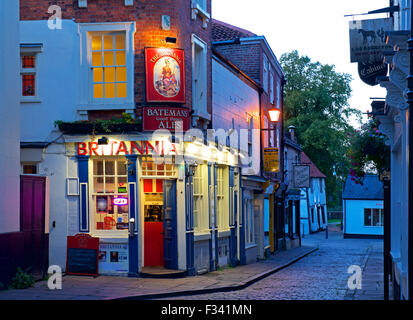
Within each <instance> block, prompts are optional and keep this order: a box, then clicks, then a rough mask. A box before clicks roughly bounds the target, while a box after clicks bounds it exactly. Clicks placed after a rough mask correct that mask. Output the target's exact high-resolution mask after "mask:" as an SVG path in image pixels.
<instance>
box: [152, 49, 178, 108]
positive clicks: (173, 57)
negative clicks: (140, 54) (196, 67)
mask: <svg viewBox="0 0 413 320" xmlns="http://www.w3.org/2000/svg"><path fill="white" fill-rule="evenodd" d="M145 66H146V101H147V102H176V103H185V54H184V50H181V49H168V48H145Z"/></svg>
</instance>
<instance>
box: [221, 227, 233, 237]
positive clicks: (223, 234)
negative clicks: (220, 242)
mask: <svg viewBox="0 0 413 320" xmlns="http://www.w3.org/2000/svg"><path fill="white" fill-rule="evenodd" d="M230 236H231V230H229V229H228V230H227V229H226V230H218V238H227V237H230Z"/></svg>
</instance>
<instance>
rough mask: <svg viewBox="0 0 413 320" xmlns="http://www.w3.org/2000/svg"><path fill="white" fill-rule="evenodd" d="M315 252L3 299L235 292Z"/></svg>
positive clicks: (80, 282) (43, 286) (84, 280)
mask: <svg viewBox="0 0 413 320" xmlns="http://www.w3.org/2000/svg"><path fill="white" fill-rule="evenodd" d="M315 250H316V248H314V247H308V246H303V247H301V248H295V249H292V250H288V251H283V252H279V253H277V254H276V255H274V256H271V258H269V259H267V260H263V261H259V262H257V263H253V264H248V265H245V266H238V267H236V268H226V269H223V270H221V271H215V272H210V273H206V274H204V275H199V276H196V277H186V278H179V279H149V278H127V277H110V276H99V277H96V278H94V277H82V276H64V277H63V279H62V290H49V289H48V287H47V282H46V281H40V282H37V283H36V284H35V286H34V287H33V288H28V289H24V290H7V291H0V300H26V299H29V300H89V299H121V298H135V299H147V298H154V297H158V298H159V297H165V296H170V295H173V294H176V295H186V294H190V293H191V294H192V293H194V291H198V292H200V290H203V292H213V291H216V290H233V289H237V288H240V287H242V286H247V285H248V284H249V283H251V282H254V281H257V280H258V279H260V278H262V277H265V276H266V275H268V274H269V273H272V272H275V271H276V270H278V269H280V268H284V267H286V266H287V265H289V264H291V263H294V262H295V261H296V260H297V259H301V258H303V257H304V256H306V255H308V254H310V253H311V252H313V251H315Z"/></svg>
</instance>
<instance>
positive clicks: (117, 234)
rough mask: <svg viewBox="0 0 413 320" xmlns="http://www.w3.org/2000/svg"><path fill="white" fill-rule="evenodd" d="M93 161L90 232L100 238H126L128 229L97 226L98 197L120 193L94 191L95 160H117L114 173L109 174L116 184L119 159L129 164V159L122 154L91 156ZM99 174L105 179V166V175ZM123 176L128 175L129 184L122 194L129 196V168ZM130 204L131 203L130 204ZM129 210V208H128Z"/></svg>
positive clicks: (90, 176) (90, 188)
mask: <svg viewBox="0 0 413 320" xmlns="http://www.w3.org/2000/svg"><path fill="white" fill-rule="evenodd" d="M90 160H91V161H89V200H88V202H89V212H90V215H89V223H90V233H91V234H92V235H93V236H98V237H100V238H125V237H127V236H128V230H127V229H125V230H99V229H97V228H96V221H95V215H96V214H97V213H96V197H97V196H99V195H101V196H110V195H117V194H120V193H119V192H115V193H107V192H103V193H96V192H94V178H95V174H94V171H93V169H94V162H95V160H98V161H99V160H101V161H115V165H114V170H115V171H114V175H108V176H113V177H114V178H115V184H116V179H117V178H118V177H119V175H117V170H118V166H117V163H118V161H124V162H126V166H127V159H125V158H124V157H121V156H105V157H91V158H90ZM97 176H103V179H104V180H105V178H106V176H107V175H106V173H105V167H103V175H97ZM121 177H126V185H127V193H121V195H122V196H126V197H128V198H129V181H128V170H127V167H126V175H121ZM128 206H129V204H128ZM128 211H129V209H128ZM128 222H129V212H128Z"/></svg>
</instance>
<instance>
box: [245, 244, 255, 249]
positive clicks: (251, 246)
mask: <svg viewBox="0 0 413 320" xmlns="http://www.w3.org/2000/svg"><path fill="white" fill-rule="evenodd" d="M256 246H257V244H256V243H250V244H246V245H245V250H247V249H252V248H255V247H256Z"/></svg>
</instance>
